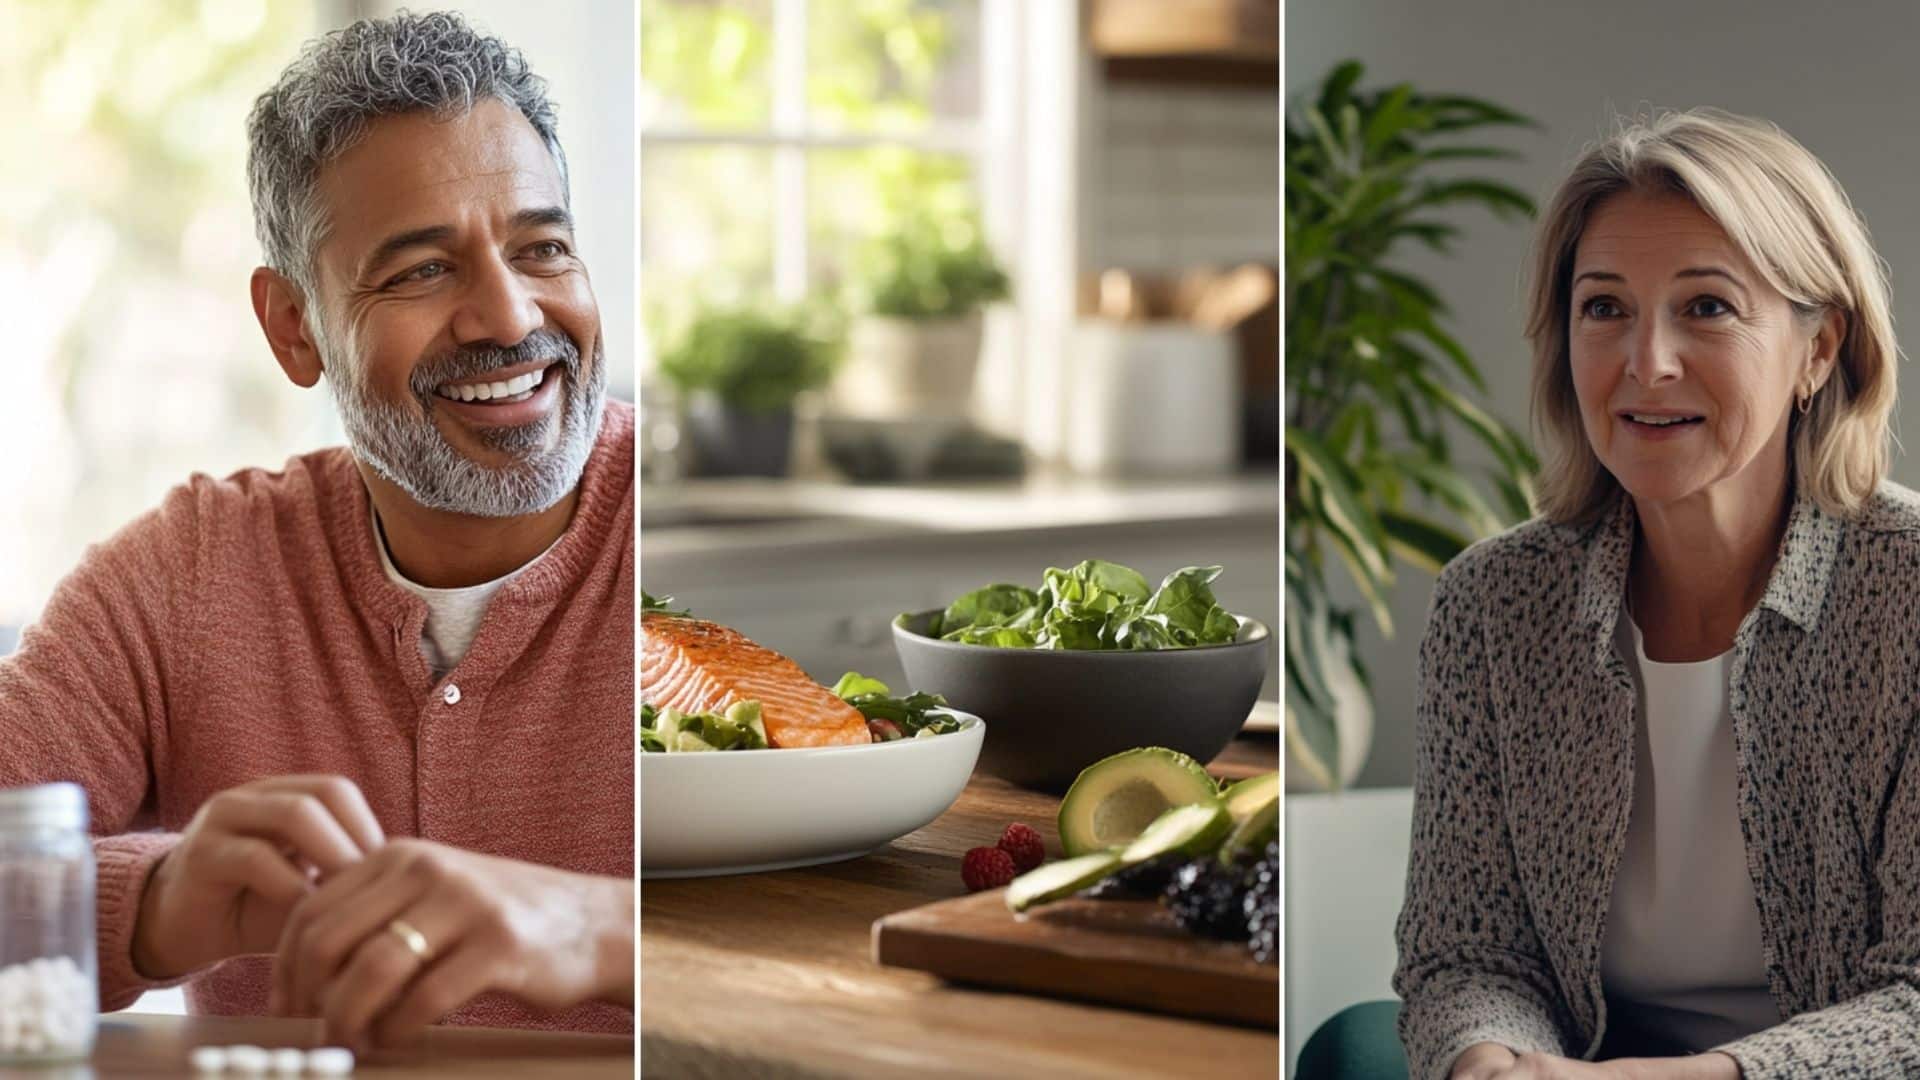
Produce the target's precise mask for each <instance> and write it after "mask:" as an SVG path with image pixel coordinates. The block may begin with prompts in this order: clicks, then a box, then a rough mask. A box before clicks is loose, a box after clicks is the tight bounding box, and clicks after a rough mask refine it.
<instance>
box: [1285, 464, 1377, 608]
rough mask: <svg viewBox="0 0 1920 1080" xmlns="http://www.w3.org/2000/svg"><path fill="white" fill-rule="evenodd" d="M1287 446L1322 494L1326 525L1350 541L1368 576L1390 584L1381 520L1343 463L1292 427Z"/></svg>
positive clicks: (1349, 544) (1353, 553)
mask: <svg viewBox="0 0 1920 1080" xmlns="http://www.w3.org/2000/svg"><path fill="white" fill-rule="evenodd" d="M1286 444H1287V449H1289V450H1291V451H1293V454H1294V456H1295V458H1296V460H1298V461H1299V462H1300V468H1301V471H1302V472H1303V473H1304V474H1306V475H1307V476H1309V477H1310V478H1311V479H1312V480H1313V483H1314V484H1315V486H1316V487H1318V488H1319V489H1320V491H1321V492H1322V493H1323V495H1324V498H1323V501H1322V505H1323V506H1325V508H1326V514H1327V524H1328V525H1329V526H1331V531H1332V532H1333V533H1334V534H1336V535H1339V536H1344V537H1346V538H1347V539H1348V541H1349V543H1348V545H1347V546H1349V547H1351V548H1352V549H1353V551H1352V555H1353V557H1354V558H1355V559H1356V560H1358V561H1359V563H1360V564H1361V566H1363V567H1364V568H1365V570H1366V575H1365V576H1367V577H1369V578H1370V579H1372V580H1373V581H1375V582H1379V581H1388V580H1391V579H1392V576H1393V575H1392V571H1391V570H1389V569H1388V567H1387V561H1386V556H1385V554H1384V548H1385V546H1386V544H1385V534H1384V533H1383V532H1382V531H1381V528H1380V520H1379V519H1378V518H1377V517H1375V516H1374V514H1373V511H1372V510H1370V509H1368V508H1367V506H1366V504H1365V503H1363V502H1361V501H1360V496H1359V495H1358V494H1357V493H1356V492H1355V491H1354V490H1353V485H1352V484H1350V483H1349V482H1348V480H1347V477H1346V471H1345V470H1344V469H1342V468H1341V467H1340V463H1339V462H1338V461H1337V460H1336V459H1335V458H1334V457H1333V456H1332V455H1331V454H1329V453H1327V450H1326V447H1325V446H1323V445H1322V444H1321V442H1320V440H1318V439H1316V438H1314V437H1313V435H1311V434H1310V433H1308V432H1305V431H1302V430H1300V429H1299V428H1294V427H1290V428H1288V429H1287V430H1286Z"/></svg>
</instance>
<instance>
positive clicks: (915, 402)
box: [833, 218, 1009, 418]
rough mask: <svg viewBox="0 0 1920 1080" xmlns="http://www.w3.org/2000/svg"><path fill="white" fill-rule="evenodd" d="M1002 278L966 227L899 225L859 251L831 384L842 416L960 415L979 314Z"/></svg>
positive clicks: (976, 234) (975, 360) (1003, 285)
mask: <svg viewBox="0 0 1920 1080" xmlns="http://www.w3.org/2000/svg"><path fill="white" fill-rule="evenodd" d="M1008 290H1009V282H1008V279H1007V275H1006V272H1005V271H1004V270H1002V269H1001V267H1000V264H999V263H998V262H997V261H995V259H994V257H993V253H992V252H991V251H989V250H988V249H987V246H986V243H985V241H983V240H982V239H981V237H980V229H979V226H978V223H977V222H975V221H973V220H972V219H971V218H961V219H959V220H954V221H932V220H915V221H909V222H907V223H905V224H903V225H902V226H900V227H899V228H898V229H896V230H895V231H893V232H892V233H890V234H888V235H887V236H885V237H883V238H882V239H881V240H880V241H878V242H877V243H876V244H874V245H873V246H872V247H871V248H870V249H869V250H868V251H867V252H866V257H865V259H864V260H863V266H862V268H861V271H860V273H859V278H858V281H857V283H856V286H855V293H854V298H853V299H854V309H855V310H857V311H859V312H861V314H860V315H858V316H857V317H856V318H855V319H854V320H853V323H852V327H851V331H850V334H849V338H848V342H847V358H846V364H845V365H844V366H843V367H842V369H841V372H840V374H839V376H838V378H837V379H836V381H835V384H834V391H833V403H834V406H835V408H836V411H838V412H840V413H842V414H845V415H849V416H863V417H878V418H887V417H907V416H913V417H919V416H927V415H939V414H945V415H956V416H957V415H964V414H965V413H966V411H967V408H968V404H969V402H970V400H971V398H972V396H973V377H974V372H975V370H976V368H978V366H979V363H980V339H981V322H982V319H981V309H982V308H984V307H985V306H986V305H987V304H989V303H993V302H994V301H998V300H1004V299H1006V297H1007V295H1008Z"/></svg>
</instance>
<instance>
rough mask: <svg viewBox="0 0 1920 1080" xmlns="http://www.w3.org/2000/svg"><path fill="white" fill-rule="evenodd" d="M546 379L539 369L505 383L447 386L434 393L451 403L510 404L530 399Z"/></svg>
mask: <svg viewBox="0 0 1920 1080" xmlns="http://www.w3.org/2000/svg"><path fill="white" fill-rule="evenodd" d="M546 377H547V371H546V369H545V368H541V369H540V370H539V371H529V372H527V373H526V374H525V375H518V376H515V377H514V378H511V379H508V380H506V381H505V382H490V383H460V384H459V385H457V386H456V385H453V384H448V385H446V386H442V387H441V388H440V389H438V390H436V391H434V392H435V393H437V394H439V395H440V396H441V397H443V398H448V399H450V400H452V401H499V402H501V403H502V404H512V403H513V402H517V401H525V400H527V399H528V398H529V397H532V396H533V391H534V388H535V387H537V386H539V385H540V383H541V382H542V381H544V380H545V379H546Z"/></svg>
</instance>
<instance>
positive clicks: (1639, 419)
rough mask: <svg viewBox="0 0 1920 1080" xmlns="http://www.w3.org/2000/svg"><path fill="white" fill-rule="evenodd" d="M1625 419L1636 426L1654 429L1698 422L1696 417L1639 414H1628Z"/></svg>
mask: <svg viewBox="0 0 1920 1080" xmlns="http://www.w3.org/2000/svg"><path fill="white" fill-rule="evenodd" d="M1627 419H1629V420H1631V421H1633V422H1634V423H1636V424H1651V425H1653V426H1654V427H1666V426H1667V425H1668V424H1684V423H1686V422H1687V421H1689V420H1698V419H1700V418H1699V417H1697V416H1641V415H1640V414H1639V413H1628V414H1627Z"/></svg>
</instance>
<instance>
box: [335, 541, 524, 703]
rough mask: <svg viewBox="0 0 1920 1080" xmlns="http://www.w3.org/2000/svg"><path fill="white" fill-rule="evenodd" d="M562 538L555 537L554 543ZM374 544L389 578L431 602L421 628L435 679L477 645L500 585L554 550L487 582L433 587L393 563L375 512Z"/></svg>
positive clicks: (422, 646)
mask: <svg viewBox="0 0 1920 1080" xmlns="http://www.w3.org/2000/svg"><path fill="white" fill-rule="evenodd" d="M559 542H560V541H558V540H555V541H554V544H557V543H559ZM373 546H374V547H376V548H378V549H379V551H380V566H381V568H382V569H384V570H385V571H386V572H387V578H388V579H389V580H390V581H392V582H393V583H394V584H395V585H398V586H400V587H401V588H403V589H405V590H407V591H408V592H410V593H412V594H414V595H415V596H418V597H419V598H420V599H422V600H425V601H426V602H427V621H426V623H425V624H423V625H422V626H421V628H420V655H421V657H422V658H424V659H425V660H426V662H427V667H429V668H431V669H432V670H433V678H434V681H435V682H438V681H440V679H441V677H443V676H444V675H446V674H447V672H449V671H452V670H453V669H454V668H456V667H459V666H460V661H462V660H464V659H466V657H467V650H468V649H470V648H472V647H473V639H474V637H475V636H476V635H477V634H479V632H480V621H481V620H482V619H483V618H485V617H486V614H487V603H488V602H489V601H491V600H492V599H493V594H494V593H497V592H499V591H500V587H501V586H502V585H505V584H506V583H507V582H509V581H512V580H513V579H514V578H516V577H518V576H519V575H521V574H523V573H525V572H526V570H527V567H529V566H532V565H533V564H534V563H537V562H539V561H540V560H541V559H542V558H544V557H546V554H547V551H552V550H553V544H548V545H547V551H542V552H541V553H540V554H538V555H535V556H534V557H533V558H531V559H529V560H527V562H526V564H525V565H523V566H521V567H520V569H518V570H515V571H513V572H512V573H510V574H507V575H505V576H504V577H497V578H494V579H493V580H492V581H483V582H481V583H480V584H478V585H468V586H464V587H462V588H458V589H431V588H428V587H427V586H425V585H420V584H417V583H415V582H414V581H413V580H412V579H410V578H408V577H407V576H406V575H405V574H402V573H401V572H400V568H399V567H397V566H395V565H393V556H392V555H390V554H388V552H387V537H386V534H385V532H383V531H382V530H381V528H380V519H379V515H377V514H376V515H374V521H373Z"/></svg>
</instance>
